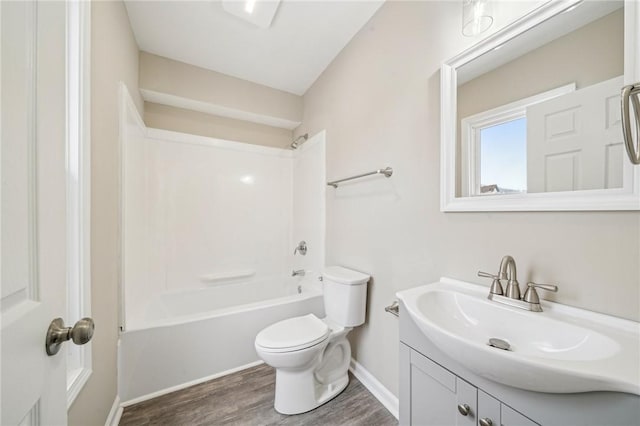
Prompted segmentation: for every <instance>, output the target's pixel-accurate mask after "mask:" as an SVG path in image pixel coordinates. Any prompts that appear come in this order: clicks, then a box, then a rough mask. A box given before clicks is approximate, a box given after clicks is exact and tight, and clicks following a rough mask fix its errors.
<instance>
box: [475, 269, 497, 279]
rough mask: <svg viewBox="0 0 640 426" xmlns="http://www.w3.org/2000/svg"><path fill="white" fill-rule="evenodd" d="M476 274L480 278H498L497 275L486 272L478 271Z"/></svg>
mask: <svg viewBox="0 0 640 426" xmlns="http://www.w3.org/2000/svg"><path fill="white" fill-rule="evenodd" d="M478 276H479V277H482V278H493V279H494V280H498V279H500V277H498V276H497V275H493V274H490V273H488V272H482V271H478Z"/></svg>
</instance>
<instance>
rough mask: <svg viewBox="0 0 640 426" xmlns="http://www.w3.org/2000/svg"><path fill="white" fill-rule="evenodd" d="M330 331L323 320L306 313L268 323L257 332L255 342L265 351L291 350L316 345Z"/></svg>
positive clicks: (327, 335) (325, 337)
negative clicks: (267, 325)
mask: <svg viewBox="0 0 640 426" xmlns="http://www.w3.org/2000/svg"><path fill="white" fill-rule="evenodd" d="M330 332H331V330H330V329H329V326H328V325H327V324H326V323H325V322H324V321H322V320H321V319H319V318H318V317H316V316H315V315H313V314H308V315H304V316H301V317H294V318H289V319H286V320H283V321H280V322H277V323H275V324H273V325H270V326H269V327H267V328H265V329H264V330H262V331H261V332H260V333H258V335H257V336H256V342H255V343H256V346H259V347H260V348H261V349H262V350H264V351H267V352H293V351H299V350H302V349H306V348H309V347H311V346H314V345H317V344H318V343H320V342H322V341H324V340H325V339H327V337H329V334H330Z"/></svg>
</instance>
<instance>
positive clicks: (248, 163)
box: [119, 87, 326, 401]
mask: <svg viewBox="0 0 640 426" xmlns="http://www.w3.org/2000/svg"><path fill="white" fill-rule="evenodd" d="M121 92H122V93H121V102H122V104H121V144H122V146H121V149H122V155H123V170H122V192H123V195H122V201H123V206H122V211H123V216H122V223H123V227H122V229H123V238H122V241H123V247H122V250H123V256H122V277H123V279H122V287H121V298H122V301H121V302H122V303H121V323H120V326H121V329H122V331H123V332H122V334H121V338H120V347H119V371H120V374H119V394H120V398H121V399H122V400H123V401H134V400H135V401H137V400H140V399H145V398H146V397H148V396H154V395H157V394H160V393H163V392H166V391H167V390H168V389H176V388H179V387H182V386H186V385H188V384H193V383H194V382H198V381H201V380H205V379H208V378H211V377H214V376H217V375H221V374H224V373H225V372H227V371H232V370H235V369H238V368H242V367H243V366H245V365H250V364H252V363H254V362H257V361H258V357H257V355H256V354H255V351H254V349H253V340H254V338H255V334H256V333H257V332H258V331H259V330H260V329H261V328H262V327H264V324H265V323H269V322H275V321H278V320H280V319H283V318H286V317H288V316H292V315H303V314H306V313H311V312H313V313H316V314H317V315H322V314H323V307H322V301H321V299H322V298H321V286H320V284H319V282H318V281H317V279H316V278H317V277H318V276H319V275H320V273H321V270H322V267H323V265H324V204H325V182H326V179H325V172H324V170H325V154H324V151H325V136H324V132H321V133H319V134H317V135H315V136H313V137H312V138H309V140H308V141H307V142H305V143H304V144H302V145H301V146H300V147H299V148H298V149H296V150H291V149H289V148H288V147H286V148H283V149H277V148H270V147H263V146H257V145H250V144H244V143H238V142H233V141H226V140H220V139H212V138H208V137H202V136H195V135H189V134H183V133H176V132H171V131H166V130H158V129H151V128H147V127H146V126H145V125H144V123H143V122H142V119H141V118H140V116H139V115H138V113H137V111H136V110H135V108H134V107H133V104H132V103H131V100H130V98H129V96H128V93H127V92H126V89H125V88H124V87H123V88H122V90H121ZM300 240H305V241H306V242H307V246H308V247H309V250H308V252H307V254H306V256H301V255H299V254H298V255H295V256H294V254H293V250H294V248H295V247H296V246H297V244H298V242H299V241H300ZM293 269H304V270H306V271H307V273H306V276H305V277H291V271H292V270H293ZM178 335H179V336H183V337H184V338H181V339H179V342H178V341H176V340H175V339H176V336H178ZM203 342H204V343H203ZM169 346H172V347H173V349H167V348H168V347H169ZM158 371H162V372H163V374H162V375H158V374H157V372H158ZM159 376H162V377H159Z"/></svg>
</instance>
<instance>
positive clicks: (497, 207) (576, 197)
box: [440, 0, 640, 212]
mask: <svg viewBox="0 0 640 426" xmlns="http://www.w3.org/2000/svg"><path fill="white" fill-rule="evenodd" d="M581 1H582V0H558V1H553V2H548V3H545V4H544V5H542V6H540V7H538V8H536V9H535V10H533V11H532V12H531V13H529V14H527V15H525V16H524V17H522V18H520V19H518V20H516V21H515V22H513V23H512V24H510V25H507V26H506V27H504V28H503V29H501V30H500V31H498V32H496V33H495V34H492V35H491V36H489V37H487V38H486V39H484V40H482V41H480V42H479V43H477V44H475V45H473V46H472V47H471V48H469V49H467V50H465V51H464V52H462V53H460V54H459V55H457V56H455V57H453V58H451V59H449V60H448V61H446V62H444V63H443V65H442V68H441V72H440V96H441V99H440V112H441V118H440V120H441V122H440V138H441V139H440V211H443V212H465V211H466V212H473V211H478V212H483V211H603V210H604V211H607V210H608V211H616V210H640V166H633V165H631V163H630V161H629V159H628V158H627V157H626V153H623V155H624V156H625V157H624V160H623V161H624V162H625V165H624V176H623V186H622V188H616V189H594V190H581V191H567V192H546V193H524V194H504V195H483V196H475V197H456V131H457V117H456V115H457V74H456V69H457V68H459V67H461V66H462V65H464V64H466V63H468V62H470V61H472V60H473V59H475V58H477V57H479V56H481V55H483V54H485V53H487V52H490V51H491V50H493V49H495V48H496V47H498V46H500V45H502V44H503V43H506V42H508V41H509V40H511V39H513V38H515V37H517V36H518V35H520V34H522V33H524V32H525V31H527V30H529V29H531V28H533V27H535V26H536V25H538V24H540V23H542V22H544V21H546V20H547V19H550V18H552V17H554V16H556V15H558V14H560V13H562V12H564V11H565V10H567V9H568V8H570V7H572V6H574V5H577V4H578V3H581ZM624 8H625V9H624V26H625V28H624V84H625V85H627V84H633V83H636V82H638V81H640V3H638V2H636V1H634V0H625V1H624ZM621 89H622V88H621ZM621 138H622V135H621Z"/></svg>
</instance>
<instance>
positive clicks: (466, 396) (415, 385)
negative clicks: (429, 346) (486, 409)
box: [401, 350, 477, 426]
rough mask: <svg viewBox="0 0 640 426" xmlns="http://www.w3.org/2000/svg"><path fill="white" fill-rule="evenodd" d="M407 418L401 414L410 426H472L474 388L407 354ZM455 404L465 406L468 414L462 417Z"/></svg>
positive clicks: (444, 370) (447, 372)
mask: <svg viewBox="0 0 640 426" xmlns="http://www.w3.org/2000/svg"><path fill="white" fill-rule="evenodd" d="M410 352H411V355H410V372H409V382H410V383H409V387H410V389H409V392H408V393H409V395H410V404H409V407H408V408H409V415H403V414H401V418H402V419H403V420H402V422H403V423H405V422H406V420H408V421H409V423H410V424H411V425H413V426H444V425H447V426H450V425H455V426H458V425H460V426H475V425H476V416H475V413H476V408H477V407H476V405H477V394H476V392H477V391H476V388H475V387H473V386H472V385H470V384H468V383H467V382H465V381H464V380H461V379H458V378H457V377H456V376H455V375H453V374H452V373H450V372H449V371H448V370H446V369H444V368H442V367H441V366H439V365H438V364H436V363H434V362H433V361H431V360H429V359H428V358H426V357H424V356H422V355H420V354H419V353H417V352H415V351H413V350H412V351H410ZM458 404H461V405H464V404H466V405H467V406H468V407H469V412H468V414H467V415H466V416H463V415H462V414H460V412H459V411H458Z"/></svg>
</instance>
